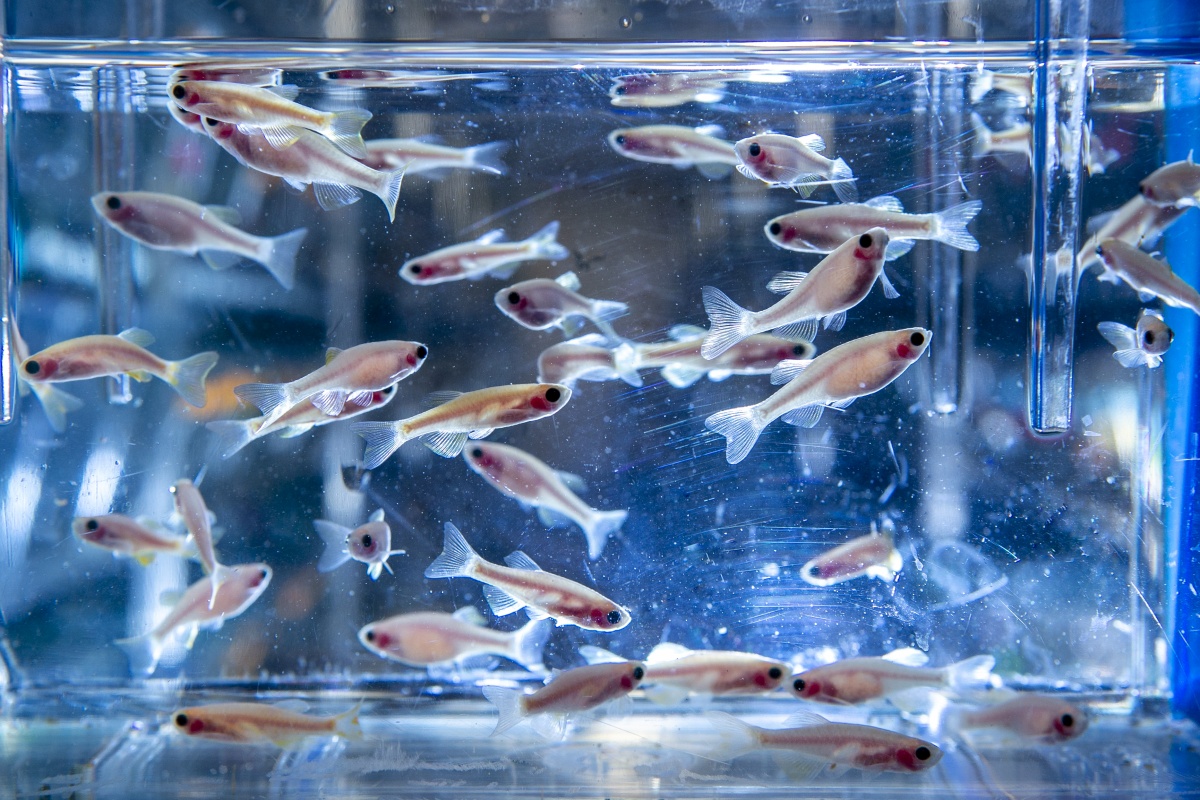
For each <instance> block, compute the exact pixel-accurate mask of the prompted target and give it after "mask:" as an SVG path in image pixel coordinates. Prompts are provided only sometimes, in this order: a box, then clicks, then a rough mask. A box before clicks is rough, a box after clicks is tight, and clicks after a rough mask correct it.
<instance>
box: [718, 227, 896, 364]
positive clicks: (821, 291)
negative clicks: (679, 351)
mask: <svg viewBox="0 0 1200 800" xmlns="http://www.w3.org/2000/svg"><path fill="white" fill-rule="evenodd" d="M889 241H890V240H889V237H888V232H887V231H886V230H884V229H883V228H871V229H870V230H869V231H867V232H866V233H863V234H861V235H858V236H855V237H852V238H850V239H847V240H846V241H845V242H843V243H842V245H841V246H839V247H838V248H837V249H836V250H834V251H833V252H832V253H830V254H829V255H828V256H826V257H825V258H824V259H822V260H821V263H819V264H817V266H815V267H814V268H813V270H812V272H781V273H779V274H778V275H776V276H775V278H774V279H773V280H772V281H771V282H770V283H768V284H767V289H768V290H770V291H772V292H775V293H776V294H784V295H786V297H784V298H783V299H782V300H780V301H779V302H778V303H776V304H775V305H773V306H771V307H770V308H768V309H765V310H763V311H750V310H748V309H745V308H742V307H741V306H739V305H738V304H737V303H735V302H733V301H732V300H730V299H729V297H728V296H726V295H725V293H724V292H722V291H721V290H720V289H717V288H714V287H712V286H705V287H704V288H703V290H702V293H703V295H704V310H705V312H707V313H708V319H709V322H710V323H711V328H710V329H709V332H708V336H706V337H705V339H704V346H703V347H701V348H700V354H701V355H702V356H704V357H705V358H708V359H712V358H716V357H717V356H719V355H721V353H724V352H725V351H726V350H728V349H729V348H730V347H732V346H733V345H735V344H737V343H738V342H740V341H741V340H742V339H745V338H746V337H747V336H750V335H751V334H755V333H762V332H764V331H770V330H773V331H775V332H776V335H777V336H783V337H785V338H799V339H804V340H806V341H812V339H813V337H815V336H816V335H817V323H818V322H819V321H820V320H822V319H823V320H824V321H825V327H826V328H827V329H830V330H834V331H840V330H841V329H842V326H843V325H845V324H846V312H847V311H848V310H849V309H851V308H854V307H855V306H856V305H858V304H859V303H861V302H862V301H863V298H865V297H866V296H867V293H868V292H870V291H871V287H872V286H874V285H875V281H876V279H879V280H880V282H881V283H882V284H883V293H884V295H885V296H887V297H888V298H889V299H891V298H896V297H899V296H900V293H899V292H897V291H896V287H894V286H893V285H892V282H891V281H890V280H888V278H887V275H885V274H884V271H883V262H884V256H885V253H886V252H887V248H888V242H889Z"/></svg>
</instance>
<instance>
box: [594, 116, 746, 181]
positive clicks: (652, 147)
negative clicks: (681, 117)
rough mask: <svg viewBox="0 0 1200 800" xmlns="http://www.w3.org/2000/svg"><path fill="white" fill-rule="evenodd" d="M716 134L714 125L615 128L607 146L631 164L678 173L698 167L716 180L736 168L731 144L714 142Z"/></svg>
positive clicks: (721, 140)
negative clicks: (666, 167)
mask: <svg viewBox="0 0 1200 800" xmlns="http://www.w3.org/2000/svg"><path fill="white" fill-rule="evenodd" d="M720 131H721V129H720V127H719V126H716V125H703V126H701V127H699V128H688V127H685V126H683V125H645V126H643V127H641V128H619V129H617V130H615V131H613V132H612V133H610V134H608V145H609V147H611V148H612V149H613V150H615V151H617V152H618V153H620V154H621V155H623V156H625V157H626V158H630V159H633V160H634V161H644V162H647V163H650V164H670V165H671V166H673V167H677V168H679V169H687V168H688V167H700V168H701V171H702V172H703V173H704V174H705V175H709V176H710V177H716V176H718V175H719V174H721V173H722V172H727V171H728V170H729V167H731V166H734V167H736V166H737V165H738V157H737V153H735V152H734V150H733V144H732V143H730V142H726V141H724V140H723V139H718V138H717V135H718V134H719V133H720ZM714 165H715V166H716V169H714Z"/></svg>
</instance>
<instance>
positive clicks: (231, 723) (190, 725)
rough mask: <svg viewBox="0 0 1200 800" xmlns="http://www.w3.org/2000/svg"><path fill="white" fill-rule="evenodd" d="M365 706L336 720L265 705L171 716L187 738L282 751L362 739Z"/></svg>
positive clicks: (211, 707)
mask: <svg viewBox="0 0 1200 800" xmlns="http://www.w3.org/2000/svg"><path fill="white" fill-rule="evenodd" d="M361 706H362V704H361V703H359V704H358V705H356V706H355V707H354V708H352V709H350V710H349V711H346V712H344V713H341V714H338V715H336V716H333V717H313V716H309V715H307V714H301V713H299V712H297V711H292V710H290V709H288V708H285V707H282V706H274V705H268V704H266V703H210V704H208V705H204V706H191V707H189V708H181V709H179V710H178V711H176V712H175V713H174V714H172V715H171V722H172V723H174V725H175V730H177V731H179V732H180V733H182V734H184V735H186V736H193V737H196V738H199V739H212V740H214V741H218V742H235V743H237V744H258V743H260V742H271V743H273V744H276V745H279V746H280V747H287V746H289V745H291V744H294V743H296V742H299V741H301V740H303V739H307V738H309V737H312V736H338V737H341V738H343V739H360V738H362V732H361V731H360V730H359V725H358V712H359V709H360V708H361Z"/></svg>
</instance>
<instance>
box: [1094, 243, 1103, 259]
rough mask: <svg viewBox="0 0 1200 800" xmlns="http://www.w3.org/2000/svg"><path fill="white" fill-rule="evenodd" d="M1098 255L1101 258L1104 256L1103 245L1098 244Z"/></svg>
mask: <svg viewBox="0 0 1200 800" xmlns="http://www.w3.org/2000/svg"><path fill="white" fill-rule="evenodd" d="M1096 255H1098V256H1100V257H1101V258H1103V257H1104V247H1103V246H1102V245H1096Z"/></svg>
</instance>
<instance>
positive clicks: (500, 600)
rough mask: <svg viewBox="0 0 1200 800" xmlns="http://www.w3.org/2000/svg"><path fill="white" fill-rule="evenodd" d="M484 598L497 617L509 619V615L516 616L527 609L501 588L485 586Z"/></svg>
mask: <svg viewBox="0 0 1200 800" xmlns="http://www.w3.org/2000/svg"><path fill="white" fill-rule="evenodd" d="M483 597H484V599H485V600H487V604H488V607H489V608H491V609H492V613H493V614H495V615H496V616H497V617H507V616H508V615H509V614H515V613H517V612H518V611H520V610H521V609H522V608H524V607H525V604H524V603H523V602H521V601H520V600H518V599H517V598H515V597H513V596H512V595H511V594H509V593H508V592H506V591H504V590H503V589H501V588H500V587H499V586H491V585H489V584H485V585H484V587H483ZM530 616H532V615H530ZM544 618H545V617H544V616H542V617H539V618H538V619H544Z"/></svg>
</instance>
